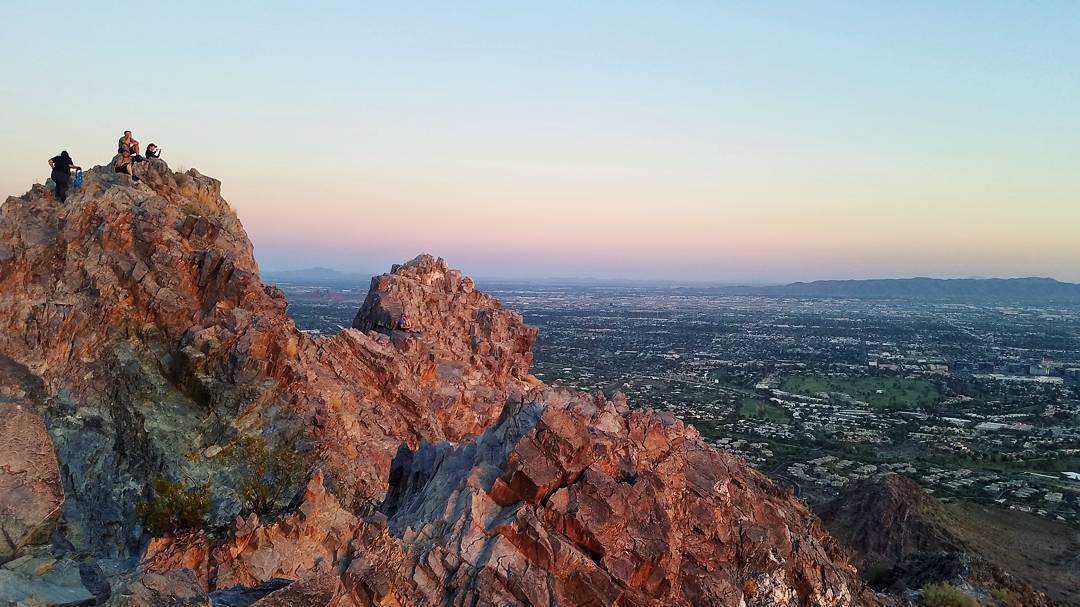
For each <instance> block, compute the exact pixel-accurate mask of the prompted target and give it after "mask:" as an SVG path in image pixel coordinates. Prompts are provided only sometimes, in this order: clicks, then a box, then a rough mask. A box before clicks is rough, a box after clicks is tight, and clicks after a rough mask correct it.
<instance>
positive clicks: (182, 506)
mask: <svg viewBox="0 0 1080 607" xmlns="http://www.w3.org/2000/svg"><path fill="white" fill-rule="evenodd" d="M209 510H210V487H209V485H198V486H195V487H187V486H186V485H184V483H181V482H178V481H170V480H167V479H163V478H159V479H157V480H155V481H154V485H153V489H152V490H151V492H150V495H149V496H148V498H147V499H146V500H143V501H141V502H139V503H138V504H137V505H136V506H135V512H136V514H138V515H139V518H140V519H141V520H142V524H143V527H145V528H146V530H147V531H149V532H150V534H151V535H154V536H162V535H168V534H171V533H176V532H177V531H182V530H184V529H198V528H200V527H202V526H203V519H205V518H206V514H207V512H209Z"/></svg>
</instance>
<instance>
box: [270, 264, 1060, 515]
mask: <svg viewBox="0 0 1080 607" xmlns="http://www.w3.org/2000/svg"><path fill="white" fill-rule="evenodd" d="M268 278H269V279H270V280H273V281H276V284H277V285H278V286H279V287H281V288H282V289H283V290H284V291H285V293H286V295H287V297H288V300H289V302H290V314H291V315H292V316H293V318H294V319H295V320H296V322H297V324H298V325H299V327H300V328H301V329H302V330H304V331H305V332H308V333H312V334H333V333H336V332H338V331H340V330H341V328H343V327H348V326H349V325H350V323H351V322H352V318H353V316H354V315H355V314H356V310H357V309H358V308H359V305H360V303H361V302H362V300H363V298H364V296H365V295H366V293H367V289H368V284H367V281H366V280H364V279H362V278H358V277H347V278H341V277H339V278H335V277H333V276H321V277H315V278H311V279H310V280H305V278H304V274H303V273H302V272H301V273H291V274H289V275H284V276H280V277H278V278H277V279H275V277H274V276H273V275H272V274H271V275H269V276H268ZM859 282H860V281H854V282H845V283H843V284H848V285H851V284H856V285H857V284H858V283H859ZM942 282H951V281H942ZM975 282H980V281H975ZM1056 284H1058V285H1064V284H1065V283H1056ZM479 287H480V288H482V289H483V290H485V291H486V292H488V293H490V294H492V295H494V296H495V297H497V298H498V299H499V300H500V301H502V303H503V304H504V305H505V306H507V307H509V308H511V309H514V310H517V311H519V312H520V313H521V314H522V315H523V316H524V318H525V321H526V322H528V323H530V324H533V325H536V326H538V327H539V328H540V336H539V339H538V341H537V344H536V347H535V350H534V351H535V361H534V364H533V372H534V374H535V375H536V376H537V377H539V378H540V379H542V380H544V381H545V382H547V383H549V384H552V385H555V386H565V387H569V388H575V389H579V390H587V391H602V392H604V393H605V394H608V395H610V394H612V393H614V392H616V391H621V392H623V393H625V394H626V395H627V396H628V397H629V398H630V402H631V404H632V405H633V406H639V407H651V408H654V409H660V410H668V411H670V412H671V413H673V414H674V415H676V416H678V417H679V418H681V419H682V420H684V421H685V422H687V423H688V424H691V425H693V426H694V427H696V428H697V430H698V431H699V432H700V433H701V435H702V436H703V437H704V438H705V439H706V440H708V441H709V442H711V443H712V444H714V445H716V446H717V447H720V448H723V449H726V450H728V451H730V452H733V453H736V454H738V455H740V456H742V457H743V458H745V459H746V461H747V462H749V463H750V464H751V465H753V466H755V467H757V468H758V469H760V470H761V471H762V472H764V473H765V474H766V475H768V476H769V477H771V478H772V479H773V480H774V481H776V482H777V483H779V484H781V485H783V486H789V487H791V488H792V489H793V490H794V491H795V492H796V494H798V495H799V496H800V497H802V498H803V499H805V500H807V501H808V502H810V503H811V504H821V503H823V502H824V501H826V500H828V499H830V498H831V497H834V496H836V495H837V494H838V493H839V492H840V491H841V490H842V489H843V488H844V487H845V486H847V485H848V484H849V483H852V482H853V481H856V480H859V479H866V478H873V477H876V476H880V475H884V474H887V473H890V472H896V473H901V474H903V475H905V476H908V477H910V478H912V479H913V480H915V481H916V482H918V483H919V484H920V485H922V487H923V488H924V489H925V490H926V491H928V492H929V493H931V494H933V495H934V496H936V497H938V498H939V499H942V500H943V501H945V502H961V503H962V502H970V503H978V504H984V505H987V506H991V507H997V508H1000V509H1003V510H1012V511H1019V512H1025V513H1031V514H1033V515H1036V516H1038V517H1042V518H1044V519H1047V520H1052V521H1058V522H1064V523H1067V524H1069V525H1072V526H1073V527H1080V423H1078V421H1080V300H1078V299H1072V301H1071V302H1070V301H1068V299H1069V298H1060V297H1057V298H1054V297H1050V298H1047V299H1045V300H1041V301H1040V300H1039V298H1037V297H1028V298H1016V297H1011V298H1009V297H997V296H995V295H993V294H991V295H986V294H982V295H979V296H978V297H975V296H972V297H968V298H966V299H968V301H965V297H963V296H962V294H956V293H949V294H947V295H948V297H942V298H940V299H938V300H932V299H914V298H901V297H852V296H834V297H820V296H818V297H811V296H801V297H789V296H783V294H782V292H781V293H780V294H773V295H760V294H740V293H739V292H737V291H736V292H734V293H733V292H732V291H733V290H732V289H730V288H728V289H724V288H713V289H710V288H686V287H676V286H657V287H646V286H633V285H615V286H588V285H581V284H575V285H568V286H560V285H555V284H548V283H543V284H523V283H508V282H487V283H482V284H480V285H479ZM804 290H805V289H804ZM848 291H849V292H850V289H848ZM1004 295H1008V294H1004ZM421 329H422V327H421Z"/></svg>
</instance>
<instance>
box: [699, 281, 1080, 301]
mask: <svg viewBox="0 0 1080 607" xmlns="http://www.w3.org/2000/svg"><path fill="white" fill-rule="evenodd" d="M714 290H716V291H721V292H724V293H730V294H738V295H763V296H773V297H853V298H866V299H957V300H970V299H1013V300H1031V299H1038V300H1055V301H1073V302H1078V303H1080V284H1075V283H1070V282H1061V281H1058V280H1054V279H1052V278H948V279H942V278H894V279H875V280H817V281H814V282H795V283H791V284H787V285H772V286H758V287H717V288H716V289H714Z"/></svg>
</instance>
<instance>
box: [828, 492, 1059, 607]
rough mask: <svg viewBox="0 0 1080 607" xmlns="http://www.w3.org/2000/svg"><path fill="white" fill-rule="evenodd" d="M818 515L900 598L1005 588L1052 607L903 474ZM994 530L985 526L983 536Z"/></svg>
mask: <svg viewBox="0 0 1080 607" xmlns="http://www.w3.org/2000/svg"><path fill="white" fill-rule="evenodd" d="M818 514H820V516H821V518H822V521H823V522H824V523H825V525H826V526H827V527H828V529H829V530H830V531H831V532H832V533H833V534H834V535H835V536H836V538H837V539H838V540H840V541H841V542H842V543H843V544H844V545H846V546H847V547H848V548H849V549H850V550H851V552H852V555H853V560H854V561H855V562H856V563H857V564H858V565H859V567H860V569H862V570H863V572H864V573H866V574H867V575H868V576H869V577H871V578H872V579H871V581H872V582H873V583H874V584H875V585H876V586H878V587H880V588H882V589H888V590H891V591H892V592H894V593H902V592H903V591H905V590H918V589H920V588H922V587H923V586H924V585H925V584H927V583H931V582H950V583H955V584H958V585H962V586H967V587H970V588H971V589H972V591H973V593H975V594H979V595H982V598H983V599H984V600H989V596H990V592H991V591H993V590H1002V589H1003V590H1009V591H1012V592H1014V593H1016V594H1017V595H1019V596H1021V597H1022V600H1023V604H1024V605H1032V606H1040V605H1049V604H1050V602H1049V600H1048V599H1047V597H1046V596H1045V595H1044V594H1043V593H1042V592H1039V591H1036V590H1035V589H1033V588H1032V587H1031V586H1030V585H1029V584H1028V583H1026V582H1025V581H1023V580H1021V579H1018V578H1017V577H1016V576H1014V575H1012V574H1011V573H1010V572H1009V571H1008V570H1007V568H1006V567H1003V566H1002V564H1001V563H998V562H995V561H996V560H997V559H994V558H993V557H992V556H988V555H986V554H983V553H982V552H981V551H980V550H979V549H978V548H977V547H975V546H974V545H972V544H971V542H969V540H968V536H969V535H971V534H970V533H969V532H968V531H967V530H966V529H965V528H966V526H967V525H965V524H964V523H963V522H961V521H960V520H959V519H958V518H957V517H956V516H954V515H953V514H952V513H951V512H949V511H948V510H946V508H945V507H944V505H942V504H941V502H939V501H938V500H936V499H935V498H933V497H931V496H930V495H928V494H927V493H926V492H924V491H923V490H922V488H920V487H919V485H917V484H916V483H915V482H914V481H913V480H911V479H909V478H907V477H905V476H901V475H897V474H890V475H886V476H883V477H881V478H877V479H870V480H865V481H860V482H858V483H855V484H853V485H852V486H851V487H849V488H848V489H847V490H845V491H844V493H843V494H842V495H840V496H839V497H837V498H835V499H834V500H832V501H830V502H828V503H826V504H823V505H822V506H821V507H819V508H818ZM989 532H990V530H989V529H984V530H982V532H981V535H985V534H987V533H989Z"/></svg>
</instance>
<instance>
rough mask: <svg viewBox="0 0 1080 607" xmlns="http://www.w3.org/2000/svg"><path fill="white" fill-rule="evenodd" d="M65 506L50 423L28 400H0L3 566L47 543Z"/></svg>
mask: <svg viewBox="0 0 1080 607" xmlns="http://www.w3.org/2000/svg"><path fill="white" fill-rule="evenodd" d="M63 502H64V492H63V489H62V487H61V485H60V469H59V468H58V467H57V465H56V455H55V454H54V453H53V446H52V441H51V440H50V439H49V434H48V432H47V431H46V429H45V423H44V422H43V421H42V419H41V417H40V416H39V415H38V414H37V413H35V412H34V411H33V410H31V408H30V403H29V402H27V401H23V402H7V403H5V402H0V563H3V562H5V561H8V560H11V559H12V558H14V557H16V556H18V555H19V553H20V552H21V551H22V550H23V549H24V548H26V547H27V546H29V545H31V544H34V543H37V542H41V541H46V540H47V539H48V537H49V534H51V533H52V531H53V528H54V527H55V526H56V523H57V521H58V520H59V519H60V513H61V508H62V506H63Z"/></svg>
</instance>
